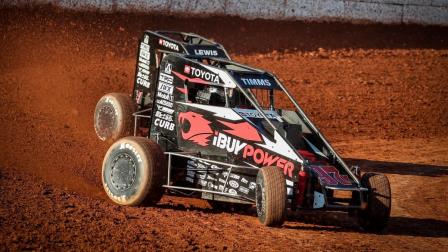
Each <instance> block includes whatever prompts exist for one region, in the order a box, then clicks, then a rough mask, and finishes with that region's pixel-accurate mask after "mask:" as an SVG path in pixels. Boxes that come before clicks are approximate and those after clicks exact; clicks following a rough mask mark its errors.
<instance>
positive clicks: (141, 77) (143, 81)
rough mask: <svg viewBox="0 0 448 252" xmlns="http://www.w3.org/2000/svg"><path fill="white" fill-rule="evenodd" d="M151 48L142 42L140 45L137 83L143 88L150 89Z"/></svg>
mask: <svg viewBox="0 0 448 252" xmlns="http://www.w3.org/2000/svg"><path fill="white" fill-rule="evenodd" d="M149 49H150V46H149V45H148V43H145V42H141V43H140V52H139V55H138V64H137V78H136V82H137V84H138V85H140V86H143V87H145V88H149V86H150V84H151V83H150V77H151V73H150V71H149V60H150V57H151V54H150V51H149Z"/></svg>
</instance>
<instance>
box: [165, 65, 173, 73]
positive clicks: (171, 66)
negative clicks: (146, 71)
mask: <svg viewBox="0 0 448 252" xmlns="http://www.w3.org/2000/svg"><path fill="white" fill-rule="evenodd" d="M172 69H173V65H171V64H170V63H166V65H165V69H164V70H163V71H164V72H165V73H167V74H171V70H172Z"/></svg>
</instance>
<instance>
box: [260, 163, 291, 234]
mask: <svg viewBox="0 0 448 252" xmlns="http://www.w3.org/2000/svg"><path fill="white" fill-rule="evenodd" d="M255 195H256V207H257V215H258V219H259V221H260V222H261V223H262V224H263V225H266V226H281V225H282V224H283V222H284V221H285V218H286V200H287V199H286V196H287V195H286V182H285V176H284V175H283V171H281V170H280V169H279V168H278V167H274V166H268V167H263V168H261V169H260V170H259V171H258V175H257V179H256V190H255Z"/></svg>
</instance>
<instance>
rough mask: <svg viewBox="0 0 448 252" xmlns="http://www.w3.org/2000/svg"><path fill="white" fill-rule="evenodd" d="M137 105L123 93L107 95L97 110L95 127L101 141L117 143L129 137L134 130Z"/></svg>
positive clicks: (97, 105)
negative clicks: (118, 140) (134, 114)
mask: <svg viewBox="0 0 448 252" xmlns="http://www.w3.org/2000/svg"><path fill="white" fill-rule="evenodd" d="M136 107H137V105H136V103H135V102H134V101H133V100H132V98H131V96H129V95H127V94H121V93H110V94H106V95H104V96H103V97H101V99H100V100H99V101H98V103H97V104H96V108H95V115H94V121H93V124H94V127H95V132H96V134H97V136H98V138H99V139H101V140H103V141H115V140H117V139H120V138H122V137H125V136H129V135H131V133H132V130H133V122H134V120H133V119H134V118H133V116H132V114H133V113H134V112H135V111H136Z"/></svg>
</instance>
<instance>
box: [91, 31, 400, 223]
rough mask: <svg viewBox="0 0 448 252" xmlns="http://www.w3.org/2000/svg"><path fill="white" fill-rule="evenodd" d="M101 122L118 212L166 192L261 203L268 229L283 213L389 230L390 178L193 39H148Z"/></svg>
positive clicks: (255, 76) (168, 35)
mask: <svg viewBox="0 0 448 252" xmlns="http://www.w3.org/2000/svg"><path fill="white" fill-rule="evenodd" d="M94 118H95V130H96V133H97V135H98V136H99V138H100V139H101V140H104V141H115V143H113V144H112V146H111V147H110V148H109V150H108V152H107V153H106V156H105V158H104V162H103V170H102V181H103V186H104V189H105V191H106V192H107V195H108V196H109V197H110V198H111V199H112V200H113V201H114V202H116V203H118V204H121V205H132V206H134V205H139V204H142V203H144V202H146V203H148V204H154V203H156V202H158V201H159V200H160V198H161V197H162V195H163V194H164V193H165V191H166V190H168V191H170V192H176V193H181V194H183V195H188V196H192V197H201V198H203V199H207V200H209V201H210V202H211V204H212V205H213V206H219V205H222V204H227V203H228V204H234V205H240V206H251V205H253V204H255V205H256V209H257V214H258V217H259V220H260V222H261V223H263V224H264V225H267V226H278V225H281V224H282V223H283V222H284V220H285V217H286V213H287V209H291V210H302V209H322V210H338V211H347V212H349V213H351V214H356V215H357V216H358V219H359V223H360V225H361V227H363V228H364V229H365V230H368V231H380V230H382V229H383V228H384V227H385V226H386V224H387V221H388V218H389V215H390V209H391V191H390V185H389V181H388V179H387V177H386V176H384V175H380V174H374V173H365V174H364V175H363V176H360V174H359V169H358V168H357V167H348V166H347V165H346V164H345V163H344V161H343V160H342V158H341V157H340V156H339V155H338V154H337V153H336V151H335V150H334V149H333V148H332V147H331V145H330V144H329V143H328V141H327V140H326V139H325V137H324V136H323V135H322V133H321V132H320V131H319V130H318V129H317V128H316V126H314V124H313V123H312V122H311V121H310V120H309V118H308V117H307V116H306V115H305V113H304V112H303V110H302V109H301V108H300V106H299V104H298V103H297V102H296V101H295V100H294V98H293V96H292V95H291V94H290V93H289V92H288V91H287V90H286V88H285V87H284V86H283V85H282V84H281V83H280V82H279V80H278V79H277V78H276V77H275V76H274V75H273V74H271V73H268V72H265V71H263V70H259V69H255V68H251V67H248V66H245V65H241V64H238V63H235V62H232V61H231V60H230V58H229V56H228V54H227V52H226V51H225V49H224V48H223V47H222V46H221V45H220V44H217V43H215V42H212V41H210V40H207V39H205V38H203V37H200V36H198V35H195V34H190V33H179V32H150V31H147V32H145V34H144V35H143V38H142V40H141V41H140V47H139V52H138V61H137V69H136V78H135V85H134V91H133V94H132V96H130V95H125V94H117V93H112V94H107V95H105V96H104V97H103V98H101V100H100V101H99V102H98V104H97V107H96V110H95V117H94ZM129 135H133V136H129Z"/></svg>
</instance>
